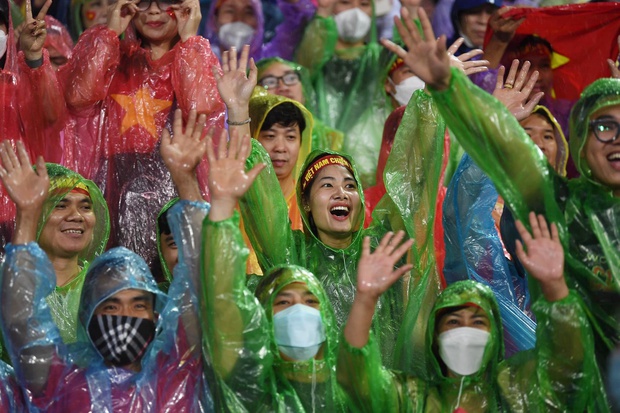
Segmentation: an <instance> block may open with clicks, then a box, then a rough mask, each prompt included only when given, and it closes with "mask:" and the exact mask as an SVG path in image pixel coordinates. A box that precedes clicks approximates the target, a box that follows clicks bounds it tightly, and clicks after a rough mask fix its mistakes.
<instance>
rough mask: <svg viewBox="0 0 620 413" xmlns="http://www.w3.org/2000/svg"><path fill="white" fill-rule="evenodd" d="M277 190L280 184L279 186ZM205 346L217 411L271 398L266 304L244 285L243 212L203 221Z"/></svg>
mask: <svg viewBox="0 0 620 413" xmlns="http://www.w3.org/2000/svg"><path fill="white" fill-rule="evenodd" d="M278 190H279V187H278ZM203 234H204V242H203V251H204V254H203V258H202V260H203V262H202V273H203V278H202V279H203V288H202V295H203V306H202V312H203V317H202V320H203V323H204V331H206V332H207V334H206V337H205V338H204V348H205V350H206V354H207V359H210V360H211V363H212V365H213V369H214V371H215V376H216V379H215V381H216V384H215V386H213V385H212V386H211V391H212V392H213V398H214V401H215V407H216V410H217V411H234V412H255V411H258V410H259V408H260V406H263V405H265V403H269V397H270V395H271V389H272V383H271V382H270V380H271V377H272V374H271V372H272V371H273V370H272V363H273V356H272V352H271V347H270V340H271V332H270V331H269V326H268V323H267V318H266V317H265V313H264V310H263V308H262V306H261V305H260V304H259V302H258V300H257V299H256V298H255V297H254V295H253V294H252V293H251V292H250V291H249V290H248V289H247V288H246V286H245V282H246V278H245V265H246V259H247V257H248V250H247V248H246V247H245V245H244V243H243V238H242V236H241V232H240V230H239V216H238V215H237V214H236V213H235V216H234V217H232V218H229V219H227V220H224V221H219V222H213V221H210V220H209V219H208V218H207V219H206V220H205V222H204V225H203Z"/></svg>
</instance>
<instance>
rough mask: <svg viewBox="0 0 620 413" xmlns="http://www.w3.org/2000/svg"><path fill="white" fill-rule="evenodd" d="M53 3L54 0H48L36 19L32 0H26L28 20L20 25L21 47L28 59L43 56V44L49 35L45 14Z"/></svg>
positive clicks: (37, 58) (32, 59) (31, 59)
mask: <svg viewBox="0 0 620 413" xmlns="http://www.w3.org/2000/svg"><path fill="white" fill-rule="evenodd" d="M51 5H52V0H47V1H46V2H45V4H44V5H43V7H42V8H41V10H40V11H39V14H37V18H36V19H34V18H33V17H32V3H31V0H26V20H25V21H24V22H23V23H22V24H21V25H20V33H19V48H20V49H21V50H22V51H23V52H24V55H25V57H26V60H29V61H34V60H39V59H41V57H43V45H44V44H45V38H46V37H47V30H46V29H45V15H46V14H47V10H48V9H49V8H50V6H51Z"/></svg>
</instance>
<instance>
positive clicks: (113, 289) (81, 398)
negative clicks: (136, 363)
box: [0, 202, 211, 413]
mask: <svg viewBox="0 0 620 413" xmlns="http://www.w3.org/2000/svg"><path fill="white" fill-rule="evenodd" d="M207 211H208V207H207V206H206V204H204V203H203V204H195V203H189V202H181V203H179V205H177V206H176V208H174V209H173V210H172V211H171V213H170V215H169V220H170V226H171V228H172V229H173V233H174V236H175V239H176V240H178V245H180V246H182V248H181V249H180V251H179V264H178V266H177V267H178V268H177V269H176V270H175V278H174V280H173V282H172V285H171V286H170V290H169V295H168V296H166V295H165V294H164V293H162V292H161V291H160V290H159V289H158V288H157V285H156V283H155V280H154V279H153V277H152V276H151V274H150V272H149V270H148V268H147V266H146V263H145V262H144V260H143V259H142V258H140V257H139V256H137V255H136V254H134V253H133V252H131V251H129V250H127V249H125V248H115V249H112V250H110V251H108V252H106V253H105V254H103V255H101V256H100V257H99V258H97V259H96V260H95V261H94V262H93V263H92V264H91V266H90V269H89V271H88V274H87V277H86V282H85V284H84V289H83V292H82V302H81V306H80V312H79V319H80V323H81V324H80V331H79V340H80V341H78V342H77V343H75V344H74V345H71V346H68V347H67V346H66V345H65V344H64V343H63V341H62V339H61V337H60V334H59V331H58V329H57V327H56V326H55V324H54V322H53V321H52V318H51V315H50V312H49V308H48V306H47V303H46V301H45V300H44V299H43V298H44V297H45V296H46V295H48V294H49V293H50V292H51V291H52V290H53V288H54V274H53V271H51V265H50V263H49V261H48V259H47V257H46V256H45V253H44V252H43V251H42V250H41V249H40V248H39V247H38V246H37V245H36V244H35V243H29V244H26V245H9V246H7V258H6V265H5V266H4V268H3V270H2V288H1V297H0V303H1V305H2V329H3V332H4V335H5V337H6V338H7V342H8V348H9V352H10V354H11V359H12V361H13V363H14V365H15V371H16V375H17V378H18V380H19V383H20V385H21V386H22V388H23V389H24V391H27V401H28V404H29V408H30V411H33V412H38V411H46V412H67V411H80V412H110V413H111V412H112V411H114V412H202V411H209V410H210V409H211V400H210V394H209V392H208V389H207V387H206V382H205V380H204V378H203V362H202V356H201V352H200V350H199V349H200V337H201V332H200V322H199V321H198V302H197V298H196V295H195V293H196V291H195V287H194V286H196V285H197V283H198V265H199V254H200V248H199V245H200V239H201V234H200V228H201V227H200V223H201V222H202V220H203V219H204V217H205V215H206V214H207ZM127 289H137V290H142V291H147V292H149V293H152V294H153V296H154V302H155V305H154V310H155V312H156V314H158V317H157V320H156V324H157V333H156V336H155V338H154V340H153V341H152V342H151V344H150V345H149V347H148V348H147V350H146V352H145V354H144V356H143V357H142V359H141V367H142V370H141V371H140V372H138V373H136V372H132V371H129V370H125V369H123V368H120V367H113V366H106V365H105V364H104V362H103V359H102V357H101V355H100V354H99V353H98V352H97V351H96V350H95V348H94V346H93V344H92V343H91V342H90V339H89V337H88V335H87V333H86V326H87V325H88V323H89V321H90V319H91V317H92V316H93V313H94V311H95V309H96V308H97V306H98V305H99V304H100V303H101V302H102V301H103V300H105V299H106V298H109V297H111V296H113V295H114V294H116V293H118V292H119V291H123V290H127ZM25 331H27V332H28V333H27V334H24V332H25Z"/></svg>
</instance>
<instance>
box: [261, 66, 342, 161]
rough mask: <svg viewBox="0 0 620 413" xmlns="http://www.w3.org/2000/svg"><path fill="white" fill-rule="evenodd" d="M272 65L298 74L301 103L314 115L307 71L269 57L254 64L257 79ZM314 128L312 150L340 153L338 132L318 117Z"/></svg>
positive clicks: (313, 101)
mask: <svg viewBox="0 0 620 413" xmlns="http://www.w3.org/2000/svg"><path fill="white" fill-rule="evenodd" d="M273 63H281V64H283V65H287V66H289V67H290V68H291V69H293V70H295V71H296V72H297V73H299V77H300V79H301V88H302V91H303V96H304V101H305V102H300V103H302V104H303V105H304V106H305V107H306V108H307V109H308V110H309V111H310V112H311V113H313V114H314V113H316V109H315V108H316V104H315V101H316V96H315V94H314V89H313V87H312V82H311V81H310V73H309V72H308V70H307V69H306V68H305V67H303V66H300V65H298V64H297V63H294V62H291V61H289V60H284V59H281V58H279V57H271V58H269V59H263V60H260V61H259V62H258V63H256V67H257V68H258V79H260V78H262V77H263V73H264V71H265V70H267V69H268V68H269V67H270V66H271V65H272V64H273ZM313 120H314V126H313V127H312V150H314V149H330V150H332V151H341V150H342V145H343V142H344V134H343V133H342V132H340V131H339V130H336V129H333V128H330V127H329V126H327V125H326V124H325V123H323V121H321V120H320V119H319V118H318V117H316V116H314V117H313Z"/></svg>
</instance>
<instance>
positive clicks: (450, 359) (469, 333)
mask: <svg viewBox="0 0 620 413" xmlns="http://www.w3.org/2000/svg"><path fill="white" fill-rule="evenodd" d="M489 337H490V334H489V332H488V331H484V330H480V329H478V328H471V327H459V328H454V329H452V330H448V331H445V332H443V333H441V334H440V335H439V337H438V339H439V355H440V356H441V359H442V360H443V362H444V363H446V366H448V368H449V369H450V370H451V371H453V372H454V373H456V374H460V375H461V376H469V375H470V374H474V373H476V372H477V371H478V370H480V366H481V365H482V357H483V356H484V349H485V347H486V345H487V342H488V341H489Z"/></svg>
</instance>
